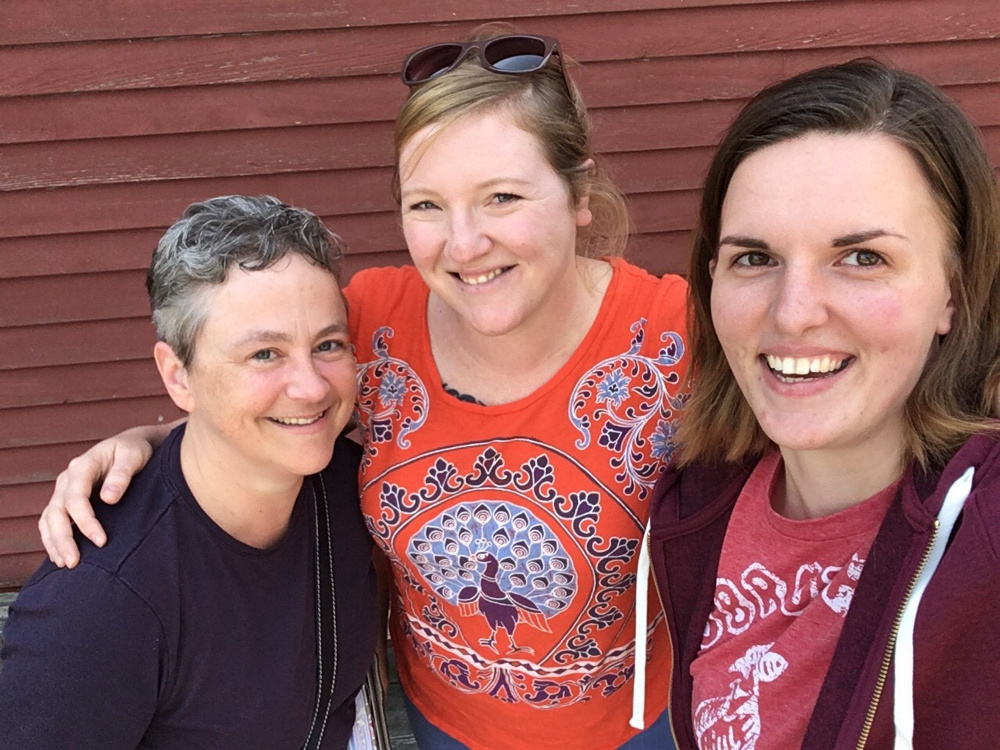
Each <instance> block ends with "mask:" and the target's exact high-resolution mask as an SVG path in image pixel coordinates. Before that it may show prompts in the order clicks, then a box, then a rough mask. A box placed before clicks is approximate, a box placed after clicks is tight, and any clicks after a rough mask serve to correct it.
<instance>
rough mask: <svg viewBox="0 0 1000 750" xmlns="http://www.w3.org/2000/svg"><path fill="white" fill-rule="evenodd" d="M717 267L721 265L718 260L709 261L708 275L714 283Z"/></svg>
mask: <svg viewBox="0 0 1000 750" xmlns="http://www.w3.org/2000/svg"><path fill="white" fill-rule="evenodd" d="M717 265H719V259H718V258H712V260H710V261H708V275H709V276H710V277H711V278H712V281H715V267H716V266H717Z"/></svg>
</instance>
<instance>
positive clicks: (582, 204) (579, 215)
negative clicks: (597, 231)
mask: <svg viewBox="0 0 1000 750" xmlns="http://www.w3.org/2000/svg"><path fill="white" fill-rule="evenodd" d="M580 167H581V170H582V171H585V172H587V174H593V173H594V170H595V169H596V168H597V165H596V164H595V163H594V160H593V159H587V161H585V162H584V163H583V164H582V165H580ZM575 210H576V225H577V226H578V227H585V226H588V225H589V224H590V222H592V221H593V220H594V214H593V213H592V212H591V210H590V188H587V189H586V190H584V191H583V192H582V193H581V194H580V197H579V198H578V199H577V201H576V206H575Z"/></svg>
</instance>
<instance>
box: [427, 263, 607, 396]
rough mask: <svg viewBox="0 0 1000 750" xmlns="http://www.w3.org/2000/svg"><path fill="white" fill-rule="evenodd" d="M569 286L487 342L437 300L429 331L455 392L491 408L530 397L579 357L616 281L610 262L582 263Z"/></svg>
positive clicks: (439, 363) (571, 273)
mask: <svg viewBox="0 0 1000 750" xmlns="http://www.w3.org/2000/svg"><path fill="white" fill-rule="evenodd" d="M567 274H568V277H567V280H566V283H565V284H563V285H562V287H561V289H559V290H555V291H554V292H553V293H552V294H551V295H549V297H548V298H547V299H546V302H545V305H544V307H543V309H541V310H538V311H537V312H536V314H534V315H533V316H532V317H531V318H530V319H529V320H526V321H525V322H524V323H523V324H522V325H520V326H518V327H517V329H516V330H513V331H510V332H508V333H504V334H502V335H499V336H486V335H483V334H481V333H479V332H478V331H476V330H474V329H472V328H471V327H469V326H468V325H466V324H465V321H463V320H461V319H460V318H458V317H457V316H456V315H455V314H454V311H453V310H452V309H451V308H449V307H447V306H446V305H445V304H444V303H443V302H441V301H440V300H439V299H438V298H437V297H435V296H433V294H432V295H431V299H430V302H429V305H428V315H427V325H428V330H429V332H430V339H431V353H432V355H433V357H434V362H435V364H436V365H437V368H438V373H439V374H440V375H441V378H442V380H443V381H444V382H446V383H447V384H448V385H449V386H450V387H452V388H455V389H456V390H458V391H459V392H461V393H467V394H469V395H472V396H474V397H475V398H477V399H478V400H479V401H481V402H483V403H485V404H502V403H510V402H511V401H516V400H518V399H520V398H524V397H525V396H528V395H530V394H531V393H533V392H534V391H535V390H537V389H538V388H539V387H541V386H542V385H544V384H545V383H546V382H547V381H548V380H549V379H550V378H551V377H552V376H553V375H555V374H556V373H557V372H558V371H559V370H560V369H561V368H562V366H563V365H565V364H566V362H567V361H569V359H570V357H572V356H573V354H574V352H575V351H576V350H577V348H578V347H579V345H580V344H581V342H582V341H583V339H584V338H586V336H587V333H588V332H589V331H590V328H591V326H592V325H593V323H594V320H595V319H596V318H597V313H598V312H599V311H600V308H601V301H602V300H603V298H604V292H605V290H606V289H607V287H608V284H609V283H610V281H611V267H610V265H609V264H608V263H606V262H604V261H595V260H591V259H588V258H577V262H576V264H575V265H574V266H573V268H571V269H568V271H567Z"/></svg>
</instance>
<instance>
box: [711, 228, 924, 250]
mask: <svg viewBox="0 0 1000 750" xmlns="http://www.w3.org/2000/svg"><path fill="white" fill-rule="evenodd" d="M879 237H898V238H899V239H901V240H906V239H909V238H908V237H906V236H905V235H902V234H899V233H897V232H890V231H888V230H886V229H866V230H863V231H860V232H851V233H850V234H845V235H843V236H841V237H837V238H835V239H834V240H833V242H832V243H831V245H832V246H833V247H852V246H853V245H861V244H864V243H865V242H868V241H869V240H874V239H877V238H879ZM719 245H720V246H722V245H733V246H734V247H743V248H746V249H747V250H770V249H771V246H770V245H768V244H767V243H766V242H764V240H759V239H757V238H756V237H748V236H746V235H742V234H731V235H727V236H725V237H723V238H722V239H721V240H719Z"/></svg>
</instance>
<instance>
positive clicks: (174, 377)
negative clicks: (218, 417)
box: [153, 341, 195, 414]
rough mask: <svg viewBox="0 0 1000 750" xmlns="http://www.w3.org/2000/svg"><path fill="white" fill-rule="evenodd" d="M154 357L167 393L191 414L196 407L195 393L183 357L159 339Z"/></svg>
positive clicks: (178, 406)
mask: <svg viewBox="0 0 1000 750" xmlns="http://www.w3.org/2000/svg"><path fill="white" fill-rule="evenodd" d="M153 359H154V360H156V369H158V370H159V371H160V377H161V378H162V379H163V385H164V386H166V388H167V394H168V395H169V396H170V398H171V400H173V402H174V403H175V404H176V405H177V408H178V409H183V410H184V411H186V412H188V413H189V414H190V413H191V412H193V411H194V409H195V400H194V393H193V392H192V391H191V385H190V382H189V376H188V371H187V368H186V367H185V366H184V363H183V362H182V361H181V358H180V357H178V356H177V354H176V353H174V350H173V349H172V348H171V347H170V345H169V344H167V343H166V342H164V341H157V342H156V346H154V347H153Z"/></svg>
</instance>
